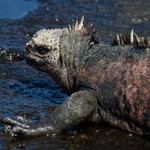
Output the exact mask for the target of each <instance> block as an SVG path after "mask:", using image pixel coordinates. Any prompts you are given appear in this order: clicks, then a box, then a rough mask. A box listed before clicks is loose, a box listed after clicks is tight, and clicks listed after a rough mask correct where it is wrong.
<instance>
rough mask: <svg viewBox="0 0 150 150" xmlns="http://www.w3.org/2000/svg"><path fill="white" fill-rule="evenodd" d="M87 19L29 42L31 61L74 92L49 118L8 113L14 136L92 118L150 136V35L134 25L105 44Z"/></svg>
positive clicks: (62, 127) (56, 130)
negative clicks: (33, 118)
mask: <svg viewBox="0 0 150 150" xmlns="http://www.w3.org/2000/svg"><path fill="white" fill-rule="evenodd" d="M83 20H84V17H83V18H82V19H81V21H80V23H78V21H77V22H76V23H75V25H73V26H72V27H69V28H63V29H51V30H46V29H42V30H40V31H38V32H37V33H36V34H35V35H34V36H33V38H32V39H31V40H30V41H29V42H28V43H27V44H26V51H25V57H26V60H27V63H28V64H30V65H31V66H33V67H35V68H36V69H38V70H41V71H44V72H47V73H48V74H49V75H50V76H51V77H52V78H53V79H54V80H55V81H56V82H57V83H58V84H59V85H60V87H61V88H62V89H64V90H65V91H66V92H67V93H68V94H69V95H70V96H69V97H68V98H67V99H66V100H65V101H64V102H63V103H62V104H61V105H60V106H59V107H58V108H57V109H56V110H55V111H54V112H53V113H52V114H51V115H50V118H49V119H43V120H40V121H39V122H36V123H35V122H33V121H31V120H27V119H25V118H23V117H21V116H16V117H14V118H10V117H6V118H3V122H4V123H5V124H7V126H6V131H7V132H9V133H10V134H11V135H14V134H25V135H31V136H36V135H41V134H47V133H50V134H51V133H59V132H62V131H65V130H68V129H70V128H72V127H74V126H75V125H78V124H80V123H82V122H86V121H87V122H94V123H103V122H105V123H107V124H110V125H111V126H114V127H117V128H120V129H123V130H127V131H129V132H133V133H136V134H139V135H150V48H149V47H150V39H149V38H147V39H146V38H142V37H138V36H137V35H136V34H135V33H134V32H133V30H132V31H131V34H130V35H129V36H127V37H124V36H122V35H119V34H117V38H116V39H115V38H114V37H113V45H112V44H105V43H102V42H99V41H98V40H97V39H96V38H95V34H94V30H93V26H92V24H89V25H84V23H83Z"/></svg>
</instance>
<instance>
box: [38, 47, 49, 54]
mask: <svg viewBox="0 0 150 150" xmlns="http://www.w3.org/2000/svg"><path fill="white" fill-rule="evenodd" d="M35 50H36V51H37V52H38V53H39V54H42V55H44V54H46V53H48V52H49V51H50V50H49V49H48V48H45V47H42V46H41V47H40V46H38V47H36V48H35Z"/></svg>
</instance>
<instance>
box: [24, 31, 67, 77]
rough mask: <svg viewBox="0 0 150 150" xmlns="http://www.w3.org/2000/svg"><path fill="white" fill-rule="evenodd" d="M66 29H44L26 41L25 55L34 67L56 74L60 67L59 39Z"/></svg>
mask: <svg viewBox="0 0 150 150" xmlns="http://www.w3.org/2000/svg"><path fill="white" fill-rule="evenodd" d="M64 30H65V29H54V30H53V29H52V30H46V29H42V30H40V31H38V32H37V33H36V34H35V35H34V36H33V37H32V39H31V40H30V41H29V42H28V43H26V51H25V57H26V61H27V63H28V64H30V65H31V66H33V67H34V68H36V69H38V70H41V71H44V72H47V73H49V74H52V75H53V74H55V73H56V72H58V71H59V67H60V61H59V59H60V49H59V40H60V36H61V34H62V32H63V31H64Z"/></svg>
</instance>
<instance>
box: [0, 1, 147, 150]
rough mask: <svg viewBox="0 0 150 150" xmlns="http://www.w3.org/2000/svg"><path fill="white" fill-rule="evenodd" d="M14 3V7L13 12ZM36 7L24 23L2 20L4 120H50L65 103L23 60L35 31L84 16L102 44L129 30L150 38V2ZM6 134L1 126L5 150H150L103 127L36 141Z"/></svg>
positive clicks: (142, 140)
mask: <svg viewBox="0 0 150 150" xmlns="http://www.w3.org/2000/svg"><path fill="white" fill-rule="evenodd" d="M0 2H1V1H0ZM32 2H33V1H32ZM34 2H35V1H34ZM16 3H17V0H16ZM16 3H12V4H11V3H10V4H11V5H10V8H14V5H17V4H16ZM3 4H4V2H3ZM36 4H38V6H37V7H34V6H32V7H31V9H30V11H29V10H26V12H25V14H26V15H25V16H22V17H21V18H20V17H19V18H20V19H18V18H17V17H16V16H13V17H9V18H8V17H7V18H6V17H0V118H2V117H5V116H14V115H23V116H27V117H28V118H31V119H35V118H37V117H38V114H42V115H46V116H48V115H49V114H50V112H52V111H53V110H54V109H55V108H56V107H57V106H59V104H60V103H61V102H62V101H64V100H65V99H66V98H67V95H66V94H65V93H64V92H63V91H62V90H61V89H60V88H59V86H58V85H57V84H56V83H55V82H54V81H53V80H52V79H51V78H50V77H49V76H48V75H47V74H46V73H43V72H39V71H37V70H35V69H34V68H32V67H30V66H28V65H27V64H26V62H25V60H24V58H23V51H24V49H25V43H26V42H27V41H28V40H29V39H31V37H32V35H33V34H34V33H35V32H36V31H37V30H39V29H42V28H58V27H60V28H62V27H66V26H68V24H69V23H71V22H74V21H75V20H76V19H79V18H81V17H82V15H84V16H85V18H86V19H87V20H89V21H90V22H92V23H93V24H94V25H95V26H96V31H97V34H98V36H99V39H100V40H103V41H105V42H111V38H110V34H115V33H118V32H122V33H129V31H131V29H134V30H135V31H136V32H137V33H138V34H139V35H144V36H148V35H150V30H149V29H150V11H149V8H150V2H148V1H147V0H132V1H130V0H113V1H109V0H72V1H69V0H53V1H50V0H49V1H48V0H39V1H36ZM1 7H2V5H0V10H1ZM28 11H29V12H28ZM9 13H10V12H9ZM12 18H13V19H12ZM14 18H17V19H14ZM3 130H4V126H3V125H2V124H0V149H2V150H5V149H11V150H13V149H17V150H20V149H25V150H31V149H42V150H47V149H48V150H50V149H54V150H57V149H65V150H76V149H78V150H83V149H87V150H88V149H93V150H97V149H100V150H105V149H111V150H116V149H119V150H120V149H121V150H126V149H129V150H137V149H140V150H142V149H143V150H146V149H147V150H148V149H150V140H149V139H148V138H146V137H141V136H138V135H133V134H131V133H128V132H126V131H121V130H118V129H114V128H111V127H106V126H100V125H83V126H80V127H78V128H76V129H74V130H72V131H68V132H67V133H64V134H60V135H49V136H41V137H34V138H28V137H25V136H19V137H15V138H14V137H13V138H12V137H10V136H9V135H7V134H6V133H5V132H3Z"/></svg>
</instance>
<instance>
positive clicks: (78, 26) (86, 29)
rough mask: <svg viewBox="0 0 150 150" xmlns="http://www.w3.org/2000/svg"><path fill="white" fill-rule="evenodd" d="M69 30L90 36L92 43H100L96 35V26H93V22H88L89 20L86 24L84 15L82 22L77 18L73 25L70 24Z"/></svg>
mask: <svg viewBox="0 0 150 150" xmlns="http://www.w3.org/2000/svg"><path fill="white" fill-rule="evenodd" d="M69 31H70V32H75V33H82V34H83V35H85V36H88V37H89V40H90V44H91V45H94V44H95V43H98V41H97V40H96V39H95V36H94V34H95V28H94V27H93V24H92V23H89V24H88V22H87V23H86V24H84V16H83V17H82V18H81V20H80V22H79V21H78V20H77V21H76V23H75V24H73V25H72V27H71V26H70V25H69Z"/></svg>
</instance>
